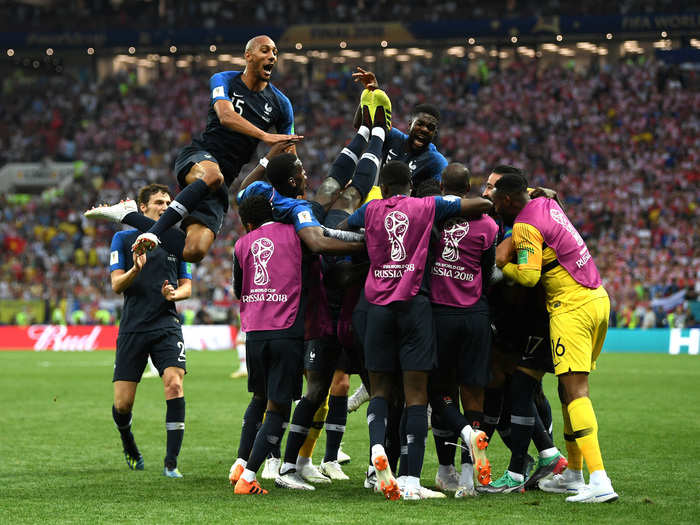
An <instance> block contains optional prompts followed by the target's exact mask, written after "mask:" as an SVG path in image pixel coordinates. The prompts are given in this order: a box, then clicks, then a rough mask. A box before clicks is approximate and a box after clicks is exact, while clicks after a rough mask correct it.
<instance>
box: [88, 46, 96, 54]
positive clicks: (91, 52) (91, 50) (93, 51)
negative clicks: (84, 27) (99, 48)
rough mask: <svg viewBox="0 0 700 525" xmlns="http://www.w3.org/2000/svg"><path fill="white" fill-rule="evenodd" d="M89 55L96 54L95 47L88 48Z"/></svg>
mask: <svg viewBox="0 0 700 525" xmlns="http://www.w3.org/2000/svg"><path fill="white" fill-rule="evenodd" d="M87 54H88V55H94V54H95V48H94V47H88V48H87Z"/></svg>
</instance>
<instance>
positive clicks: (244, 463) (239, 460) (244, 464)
mask: <svg viewBox="0 0 700 525" xmlns="http://www.w3.org/2000/svg"><path fill="white" fill-rule="evenodd" d="M233 465H234V466H236V465H241V466H242V467H243V468H246V467H247V466H248V462H247V461H246V460H245V459H241V458H238V459H236V462H235V463H234V464H233Z"/></svg>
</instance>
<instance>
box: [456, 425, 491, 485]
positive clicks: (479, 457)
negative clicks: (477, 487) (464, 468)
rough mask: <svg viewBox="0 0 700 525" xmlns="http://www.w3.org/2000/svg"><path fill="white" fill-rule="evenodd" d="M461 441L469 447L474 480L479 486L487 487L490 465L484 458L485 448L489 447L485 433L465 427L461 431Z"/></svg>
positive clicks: (489, 477) (489, 479) (489, 480)
mask: <svg viewBox="0 0 700 525" xmlns="http://www.w3.org/2000/svg"><path fill="white" fill-rule="evenodd" d="M465 438H466V439H465ZM462 439H463V440H464V441H466V443H467V445H468V446H469V454H470V455H471V457H472V461H473V465H474V476H475V477H476V480H477V481H478V482H479V483H480V484H481V485H488V484H489V483H490V482H491V463H489V460H488V458H487V457H486V447H488V446H489V439H488V438H487V437H486V432H483V431H481V430H474V429H473V428H472V427H471V426H469V425H467V426H466V427H465V428H464V429H462Z"/></svg>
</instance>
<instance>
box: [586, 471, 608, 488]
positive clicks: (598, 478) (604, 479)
mask: <svg viewBox="0 0 700 525" xmlns="http://www.w3.org/2000/svg"><path fill="white" fill-rule="evenodd" d="M590 482H591V484H592V485H602V484H603V483H609V482H610V479H609V478H608V475H607V474H606V473H605V471H604V470H596V471H595V472H591V479H590Z"/></svg>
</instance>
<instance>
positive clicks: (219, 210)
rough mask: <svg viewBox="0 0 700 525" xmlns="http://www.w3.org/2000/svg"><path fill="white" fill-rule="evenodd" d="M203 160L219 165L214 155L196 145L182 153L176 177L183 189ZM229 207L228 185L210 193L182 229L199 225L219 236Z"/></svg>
mask: <svg viewBox="0 0 700 525" xmlns="http://www.w3.org/2000/svg"><path fill="white" fill-rule="evenodd" d="M203 160H208V161H210V162H215V163H217V164H219V162H218V161H217V160H216V158H214V155H212V154H211V153H209V152H208V151H206V150H203V149H202V148H200V147H198V146H196V145H194V144H190V145H189V146H186V147H184V148H183V149H182V150H181V151H180V153H179V154H178V156H177V158H176V159H175V175H176V177H177V183H178V184H179V185H180V187H181V188H184V187H185V186H187V181H186V180H185V178H186V177H187V174H188V173H189V172H190V170H191V169H192V166H194V165H195V164H196V163H198V162H201V161H203ZM220 168H221V167H220ZM228 207H229V201H228V187H227V186H226V184H222V185H221V186H220V187H219V188H218V189H217V190H216V191H215V192H211V193H209V194H208V195H207V196H206V197H205V198H204V199H203V200H202V201H201V202H200V203H199V204H198V205H197V208H196V209H195V210H194V211H193V212H192V213H190V214H189V215H188V216H187V217H185V218H184V219H183V220H182V223H181V225H180V227H181V228H182V229H183V230H186V229H187V226H188V225H190V224H192V223H199V224H203V225H204V226H206V227H207V228H209V229H210V230H211V231H212V232H214V234H215V235H218V234H219V232H220V231H221V226H222V224H223V223H224V217H226V213H228Z"/></svg>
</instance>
